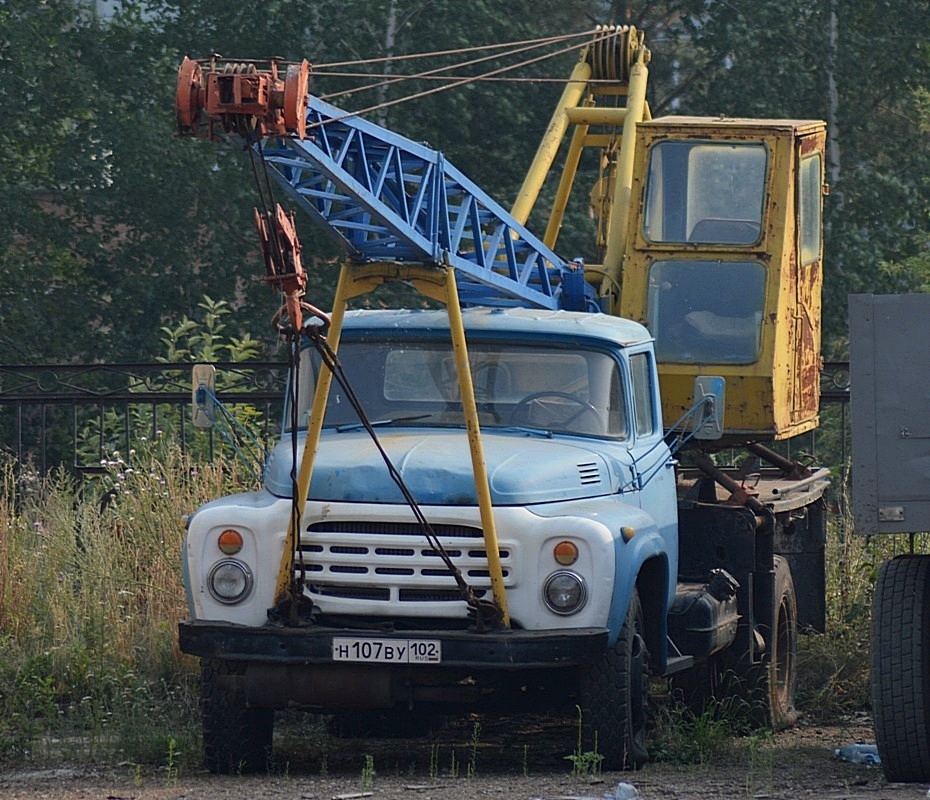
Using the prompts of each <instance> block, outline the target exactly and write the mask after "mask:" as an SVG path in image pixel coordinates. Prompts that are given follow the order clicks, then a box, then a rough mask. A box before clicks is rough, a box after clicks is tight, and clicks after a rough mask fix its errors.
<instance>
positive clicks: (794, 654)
mask: <svg viewBox="0 0 930 800" xmlns="http://www.w3.org/2000/svg"><path fill="white" fill-rule="evenodd" d="M774 569H775V595H774V597H775V607H774V619H773V621H772V635H771V645H770V648H769V652H768V654H767V657H766V659H765V661H764V665H763V670H762V674H761V686H760V689H761V690H762V693H763V702H764V703H765V713H766V716H767V720H766V721H767V723H768V724H769V725H770V726H771V727H772V729H773V730H776V731H777V730H781V729H783V728H787V727H790V726H791V725H794V724H795V723H796V722H797V721H798V712H797V709H796V708H795V705H794V701H795V695H796V692H797V660H798V599H797V595H796V594H795V591H794V581H793V580H792V579H791V568H790V567H789V566H788V562H787V561H786V560H785V559H784V558H782V557H781V556H775V558H774Z"/></svg>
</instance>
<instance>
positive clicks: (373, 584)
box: [295, 521, 515, 613]
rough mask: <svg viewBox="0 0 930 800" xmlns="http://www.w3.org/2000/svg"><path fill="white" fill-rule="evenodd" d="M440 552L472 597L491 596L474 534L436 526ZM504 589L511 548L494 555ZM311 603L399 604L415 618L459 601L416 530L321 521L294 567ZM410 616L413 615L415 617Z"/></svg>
mask: <svg viewBox="0 0 930 800" xmlns="http://www.w3.org/2000/svg"><path fill="white" fill-rule="evenodd" d="M433 530H434V532H435V534H436V536H437V537H438V539H439V541H440V543H441V544H442V546H443V549H444V550H445V551H446V553H447V555H448V556H449V558H451V559H452V561H453V563H454V564H455V566H456V567H457V568H458V569H459V570H460V571H461V573H462V575H463V576H464V577H465V580H466V581H467V582H468V583H469V585H470V586H471V587H472V588H473V589H474V591H475V594H476V595H477V596H478V597H479V598H481V597H483V596H485V595H488V596H490V586H491V579H490V572H489V568H488V559H487V553H486V551H485V549H484V539H483V536H482V533H481V530H480V529H479V528H473V527H468V526H463V525H435V526H433ZM500 559H501V567H502V571H503V577H504V585H505V586H511V585H513V583H514V577H513V564H514V562H515V558H514V556H513V553H512V552H511V548H510V547H509V546H508V547H502V548H501V549H500ZM295 569H296V571H297V572H298V574H299V573H300V572H301V570H303V574H304V577H305V581H306V590H307V591H308V592H309V594H310V595H311V596H313V595H316V596H318V597H320V598H321V599H322V598H340V599H345V600H363V601H369V602H370V601H378V602H384V603H386V604H387V603H397V604H402V605H403V606H404V608H405V609H407V611H408V612H414V608H415V607H416V606H417V604H420V605H421V606H422V607H423V608H424V609H426V607H431V608H432V609H433V612H435V604H436V603H451V602H456V601H457V602H461V601H462V596H461V593H460V592H459V590H458V587H457V586H456V583H455V579H454V578H453V577H452V575H450V574H449V570H448V569H447V568H446V566H445V565H444V564H443V562H442V561H441V557H440V554H439V552H438V551H437V549H436V548H434V547H433V546H432V545H431V544H430V543H429V542H428V541H427V539H426V537H425V536H424V535H423V532H422V531H421V530H420V529H419V527H418V526H417V524H416V523H414V522H411V523H407V524H404V523H382V522H351V521H336V522H332V521H325V522H316V523H314V524H312V525H310V526H308V528H307V530H306V531H305V533H304V534H303V536H302V537H301V541H300V545H299V547H298V560H297V564H296V566H295ZM414 613H415V612H414Z"/></svg>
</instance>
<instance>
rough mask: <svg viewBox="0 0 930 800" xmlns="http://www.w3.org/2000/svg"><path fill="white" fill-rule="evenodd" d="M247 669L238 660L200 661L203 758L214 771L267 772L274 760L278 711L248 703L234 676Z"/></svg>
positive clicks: (227, 772)
mask: <svg viewBox="0 0 930 800" xmlns="http://www.w3.org/2000/svg"><path fill="white" fill-rule="evenodd" d="M244 671H245V665H244V664H241V663H239V662H235V661H222V660H219V659H209V658H204V659H201V661H200V678H201V686H200V708H201V711H202V714H203V760H204V765H205V766H206V768H207V769H208V770H210V772H213V773H219V774H222V775H229V774H244V773H251V772H265V771H267V769H268V766H269V763H270V761H271V743H272V736H273V733H274V711H273V710H272V709H270V708H247V707H246V705H245V698H244V697H243V696H242V694H241V693H240V692H237V691H236V690H235V689H234V688H232V685H233V681H232V680H230V679H231V678H233V677H234V676H236V675H242V674H243V673H244Z"/></svg>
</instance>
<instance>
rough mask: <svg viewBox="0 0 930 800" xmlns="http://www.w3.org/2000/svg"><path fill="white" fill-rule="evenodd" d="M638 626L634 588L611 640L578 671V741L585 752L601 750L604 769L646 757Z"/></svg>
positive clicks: (644, 670)
mask: <svg viewBox="0 0 930 800" xmlns="http://www.w3.org/2000/svg"><path fill="white" fill-rule="evenodd" d="M643 627H644V626H643V609H642V605H640V602H639V594H638V593H637V592H636V591H635V590H634V591H633V596H632V597H631V598H630V606H629V609H628V610H627V614H626V620H625V621H624V623H623V628H622V629H621V631H620V636H619V637H618V638H617V641H616V642H615V643H614V646H613V647H612V648H611V649H610V650H608V651H607V652H606V653H605V654H604V656H603V657H602V658H601V659H600V660H599V661H597V662H595V663H594V664H591V665H590V666H588V667H587V668H585V670H584V671H583V672H582V675H581V687H580V692H581V734H582V745H583V747H584V748H585V752H590V753H595V752H596V753H597V754H599V755H601V756H603V761H602V762H601V766H602V767H603V768H605V769H637V768H639V767H641V766H642V765H643V764H645V763H646V761H648V760H649V752H648V750H647V748H646V726H647V717H648V713H647V712H648V698H649V669H648V664H649V651H648V650H647V648H646V641H645V639H644V638H643Z"/></svg>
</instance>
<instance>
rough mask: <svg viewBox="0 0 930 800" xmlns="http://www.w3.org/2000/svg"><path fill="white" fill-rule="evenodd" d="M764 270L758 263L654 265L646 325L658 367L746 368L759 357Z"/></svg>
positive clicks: (672, 262) (679, 261)
mask: <svg viewBox="0 0 930 800" xmlns="http://www.w3.org/2000/svg"><path fill="white" fill-rule="evenodd" d="M764 302H765V267H764V266H763V265H762V264H761V262H758V261H684V260H678V261H656V262H655V263H654V264H653V265H652V266H651V267H650V269H649V290H648V297H647V301H646V324H647V326H648V328H649V331H650V332H651V333H652V335H653V336H654V337H655V340H656V358H657V359H658V360H659V361H660V362H666V363H667V362H677V363H686V364H751V363H753V362H754V361H756V359H757V358H758V357H759V347H760V344H761V340H762V311H763V303H764Z"/></svg>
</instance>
